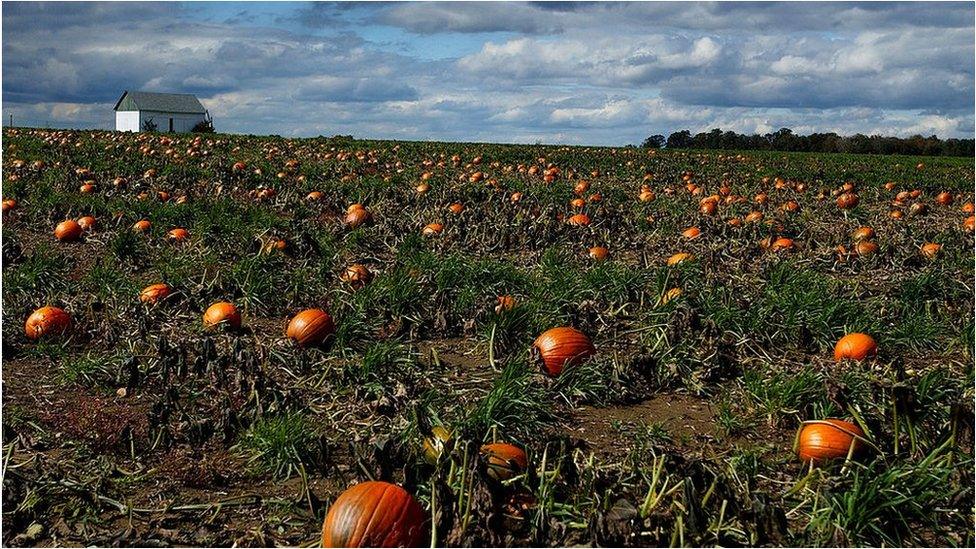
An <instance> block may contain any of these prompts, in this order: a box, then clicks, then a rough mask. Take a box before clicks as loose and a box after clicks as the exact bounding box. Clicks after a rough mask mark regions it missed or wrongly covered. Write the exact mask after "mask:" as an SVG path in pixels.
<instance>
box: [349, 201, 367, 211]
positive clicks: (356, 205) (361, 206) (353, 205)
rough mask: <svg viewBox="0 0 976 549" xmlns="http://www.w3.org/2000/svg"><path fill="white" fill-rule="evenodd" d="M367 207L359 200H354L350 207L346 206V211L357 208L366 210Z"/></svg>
mask: <svg viewBox="0 0 976 549" xmlns="http://www.w3.org/2000/svg"><path fill="white" fill-rule="evenodd" d="M365 209H366V206H363V205H362V204H360V203H359V202H354V203H352V204H350V205H349V207H348V208H346V213H351V212H354V211H356V210H365Z"/></svg>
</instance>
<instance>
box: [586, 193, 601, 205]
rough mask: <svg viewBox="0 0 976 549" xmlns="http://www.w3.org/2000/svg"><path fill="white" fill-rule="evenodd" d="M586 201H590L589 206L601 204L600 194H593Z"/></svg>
mask: <svg viewBox="0 0 976 549" xmlns="http://www.w3.org/2000/svg"><path fill="white" fill-rule="evenodd" d="M588 200H589V201H590V204H596V203H598V202H603V195H602V194H600V193H593V194H591V195H590V198H589V199H588Z"/></svg>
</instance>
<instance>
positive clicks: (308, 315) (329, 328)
mask: <svg viewBox="0 0 976 549" xmlns="http://www.w3.org/2000/svg"><path fill="white" fill-rule="evenodd" d="M333 332H335V323H334V322H333V321H332V317H331V316H330V315H329V313H327V312H325V311H323V310H322V309H306V310H304V311H302V312H300V313H298V314H297V315H295V316H294V317H292V319H291V321H290V322H288V329H287V330H285V336H286V337H288V338H289V339H293V340H295V342H296V343H298V345H299V346H301V347H314V346H316V345H321V344H322V343H323V342H324V341H325V340H326V338H328V337H329V336H330V335H331V334H332V333H333Z"/></svg>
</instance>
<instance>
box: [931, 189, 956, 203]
mask: <svg viewBox="0 0 976 549" xmlns="http://www.w3.org/2000/svg"><path fill="white" fill-rule="evenodd" d="M935 201H936V203H938V204H939V205H940V206H948V205H949V204H952V195H951V194H950V193H947V192H945V191H943V192H941V193H939V194H938V195H936V197H935Z"/></svg>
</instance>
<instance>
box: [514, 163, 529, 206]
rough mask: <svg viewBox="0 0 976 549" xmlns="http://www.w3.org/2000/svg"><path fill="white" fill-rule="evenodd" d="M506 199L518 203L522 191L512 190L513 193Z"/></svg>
mask: <svg viewBox="0 0 976 549" xmlns="http://www.w3.org/2000/svg"><path fill="white" fill-rule="evenodd" d="M533 167H534V166H533ZM508 200H509V201H510V202H511V203H512V204H516V203H518V202H520V201H521V200H522V193H520V192H514V193H512V196H510V197H509V198H508Z"/></svg>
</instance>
